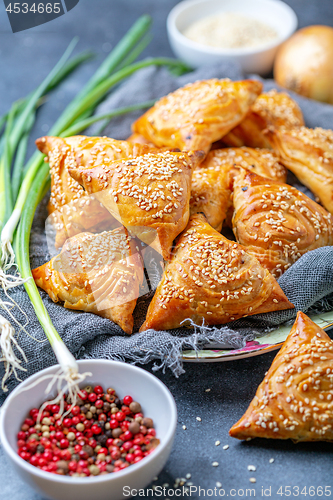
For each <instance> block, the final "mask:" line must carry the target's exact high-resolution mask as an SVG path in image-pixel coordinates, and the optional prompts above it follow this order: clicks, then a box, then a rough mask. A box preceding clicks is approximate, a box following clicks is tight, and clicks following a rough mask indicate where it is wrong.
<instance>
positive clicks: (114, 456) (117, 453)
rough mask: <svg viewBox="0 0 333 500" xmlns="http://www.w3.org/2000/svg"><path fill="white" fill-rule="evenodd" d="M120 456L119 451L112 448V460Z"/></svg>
mask: <svg viewBox="0 0 333 500" xmlns="http://www.w3.org/2000/svg"><path fill="white" fill-rule="evenodd" d="M120 456H121V453H120V451H119V450H118V451H116V450H114V451H112V452H111V458H112V460H118V459H119V458H120Z"/></svg>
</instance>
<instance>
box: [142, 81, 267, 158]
mask: <svg viewBox="0 0 333 500" xmlns="http://www.w3.org/2000/svg"><path fill="white" fill-rule="evenodd" d="M261 89H262V84H261V83H260V82H258V81H256V80H242V81H239V82H232V81H230V80H228V79H225V80H218V79H212V80H203V81H198V82H195V83H190V84H188V85H186V86H185V87H183V88H180V89H178V90H176V91H175V92H172V93H171V94H169V95H167V96H165V97H162V99H160V100H159V101H158V102H157V103H156V104H155V105H154V106H153V107H152V108H151V109H149V110H148V111H147V112H146V113H145V114H144V115H143V116H141V117H140V118H139V119H138V120H137V121H136V122H135V123H134V124H133V132H135V133H136V134H140V135H142V136H144V137H145V138H146V139H147V140H148V141H151V142H152V143H153V144H155V145H156V146H158V147H162V146H166V147H169V148H179V149H186V150H192V151H194V150H204V151H205V152H208V151H209V149H210V146H211V144H212V143H213V142H215V141H218V140H219V139H221V138H222V137H223V136H224V135H225V134H227V133H228V132H229V131H230V130H231V129H232V128H234V127H235V126H236V125H237V124H238V123H240V122H241V121H242V120H243V118H244V117H245V115H246V114H247V112H248V111H249V109H250V106H251V105H252V104H253V103H254V101H255V99H256V98H257V96H258V95H259V94H260V92H261Z"/></svg>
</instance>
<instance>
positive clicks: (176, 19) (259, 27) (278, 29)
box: [167, 0, 297, 75]
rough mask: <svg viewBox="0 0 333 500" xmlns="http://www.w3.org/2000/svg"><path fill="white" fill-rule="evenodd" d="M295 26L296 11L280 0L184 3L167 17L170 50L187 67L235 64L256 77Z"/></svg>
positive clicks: (192, 0) (267, 69)
mask: <svg viewBox="0 0 333 500" xmlns="http://www.w3.org/2000/svg"><path fill="white" fill-rule="evenodd" d="M296 28H297V16H296V14H295V12H294V11H293V10H292V9H291V8H290V7H289V6H288V5H287V4H285V3H284V2H282V1H280V0H185V1H183V2H180V3H179V4H177V5H176V6H175V7H174V8H173V9H172V10H171V12H170V14H169V16H168V19H167V30H168V37H169V42H170V45H171V48H172V50H173V51H174V53H175V55H176V56H177V57H179V58H180V59H182V60H183V61H184V62H186V63H187V64H189V65H190V66H191V67H193V68H197V67H200V66H205V65H209V64H215V63H218V62H222V61H235V62H237V63H238V64H239V65H240V66H241V68H242V70H243V71H244V72H245V73H258V74H260V75H266V74H267V73H269V72H270V71H271V69H272V67H273V62H274V58H275V55H276V52H277V50H278V48H279V47H280V45H281V44H282V43H283V42H284V41H285V40H287V39H288V38H289V37H290V36H291V35H292V34H293V33H294V31H295V30H296Z"/></svg>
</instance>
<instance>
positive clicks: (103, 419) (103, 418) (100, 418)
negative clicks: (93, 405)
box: [98, 413, 107, 422]
mask: <svg viewBox="0 0 333 500" xmlns="http://www.w3.org/2000/svg"><path fill="white" fill-rule="evenodd" d="M106 420H107V417H106V415H105V413H101V414H100V415H98V421H99V422H106Z"/></svg>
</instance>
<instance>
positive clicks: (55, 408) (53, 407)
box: [51, 405, 60, 413]
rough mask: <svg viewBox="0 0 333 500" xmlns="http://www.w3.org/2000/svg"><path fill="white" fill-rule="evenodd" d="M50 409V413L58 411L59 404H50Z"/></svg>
mask: <svg viewBox="0 0 333 500" xmlns="http://www.w3.org/2000/svg"><path fill="white" fill-rule="evenodd" d="M51 411H52V413H59V411H60V406H58V405H52V407H51Z"/></svg>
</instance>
